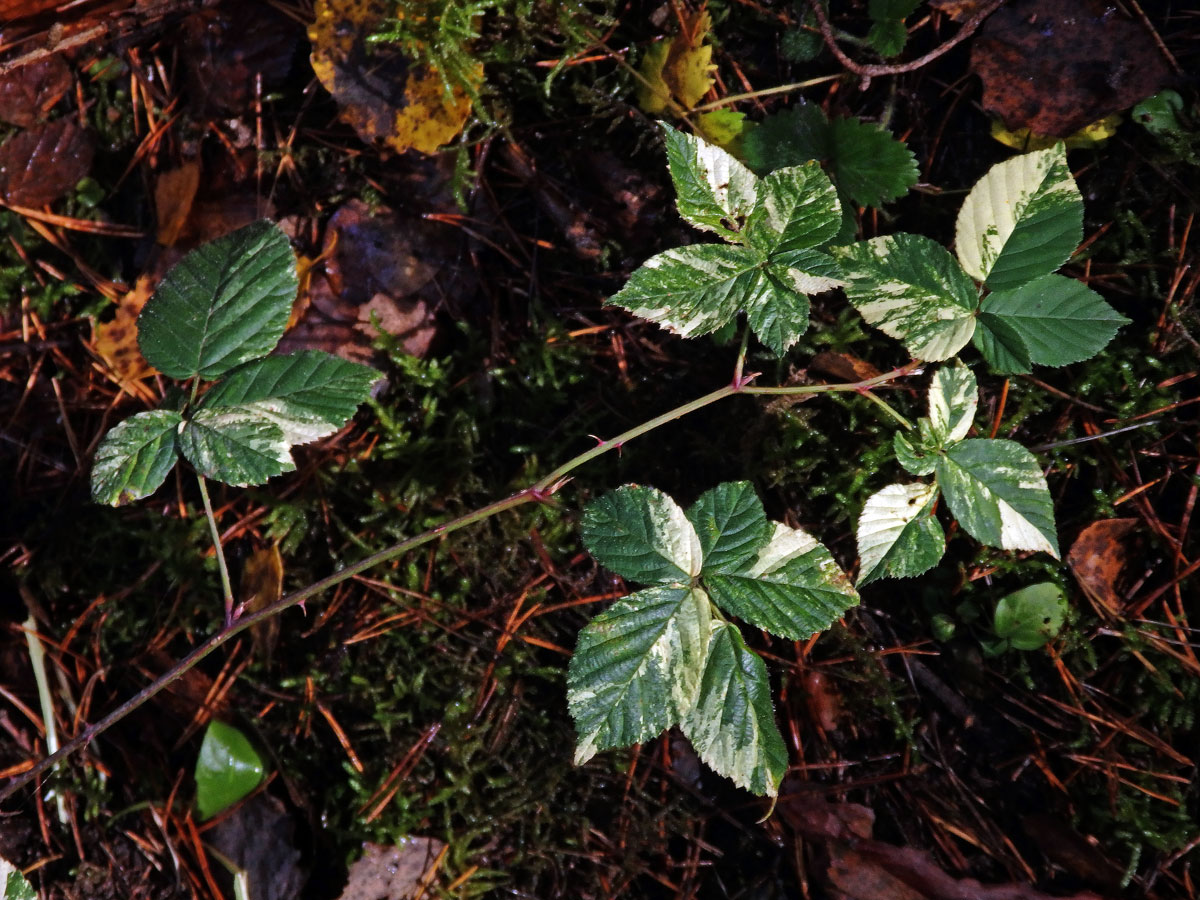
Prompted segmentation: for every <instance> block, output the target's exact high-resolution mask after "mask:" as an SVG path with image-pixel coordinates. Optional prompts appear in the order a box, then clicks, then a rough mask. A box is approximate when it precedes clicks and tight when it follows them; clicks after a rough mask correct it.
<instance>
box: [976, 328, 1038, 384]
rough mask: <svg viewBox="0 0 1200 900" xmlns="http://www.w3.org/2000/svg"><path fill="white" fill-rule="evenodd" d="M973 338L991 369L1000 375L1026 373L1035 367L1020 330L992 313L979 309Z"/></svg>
mask: <svg viewBox="0 0 1200 900" xmlns="http://www.w3.org/2000/svg"><path fill="white" fill-rule="evenodd" d="M975 325H976V328H975V334H974V335H973V336H972V338H971V343H973V344H974V345H975V346H976V347H977V348H978V349H979V352H980V353H982V354H983V358H984V359H986V360H987V362H988V365H989V366H991V367H992V370H993V371H995V372H999V373H1000V374H1001V375H1023V374H1025V373H1027V372H1028V371H1029V370H1030V369H1031V368H1032V367H1033V361H1032V360H1031V359H1030V358H1029V348H1028V347H1026V346H1025V341H1023V340H1022V339H1021V335H1019V334H1017V330H1016V329H1015V328H1013V327H1012V325H1010V324H1009V323H1008V322H1007V321H1005V320H1004V319H1002V318H1000V317H999V316H997V315H993V314H992V313H980V314H979V316H978V317H977V318H976V322H975Z"/></svg>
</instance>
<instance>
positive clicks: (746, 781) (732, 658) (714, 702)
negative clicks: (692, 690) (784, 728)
mask: <svg viewBox="0 0 1200 900" xmlns="http://www.w3.org/2000/svg"><path fill="white" fill-rule="evenodd" d="M683 733H684V734H686V735H687V736H688V739H689V740H690V741H691V742H692V746H693V747H695V748H696V752H697V753H698V754H699V755H700V758H701V759H702V760H704V761H705V762H706V763H708V765H709V766H711V767H712V768H713V769H714V770H715V771H716V772H718V773H720V774H721V775H724V776H725V777H726V778H729V779H730V780H732V781H733V783H734V784H736V785H737V786H738V787H742V788H746V789H747V790H750V791H753V792H754V793H756V794H767V795H769V796H771V797H774V796H776V795H777V794H778V793H779V782H780V781H781V780H782V778H783V774H784V772H786V771H787V747H786V746H785V745H784V743H783V737H782V736H781V735H780V734H779V729H778V728H777V727H776V726H775V711H774V709H773V708H772V706H771V686H770V682H769V681H768V680H767V667H766V666H765V665H763V661H762V659H761V658H760V657H759V656H758V654H757V653H754V652H752V651H751V650H749V649H747V647H746V644H745V642H744V641H743V640H742V636H741V634H740V633H739V632H738V630H737V628H735V627H734V626H733V625H729V624H723V625H714V628H713V635H712V639H711V640H710V641H709V645H708V660H707V662H706V664H705V666H704V677H703V679H702V681H701V683H700V696H699V698H698V699H697V700H696V705H695V707H694V708H693V709H692V710H690V711H689V713H688V714H687V716H685V717H684V720H683Z"/></svg>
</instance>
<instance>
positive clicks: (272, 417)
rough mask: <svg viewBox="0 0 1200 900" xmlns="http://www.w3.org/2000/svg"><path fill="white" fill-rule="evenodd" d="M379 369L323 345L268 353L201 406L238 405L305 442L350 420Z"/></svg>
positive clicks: (237, 373)
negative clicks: (286, 353) (342, 356)
mask: <svg viewBox="0 0 1200 900" xmlns="http://www.w3.org/2000/svg"><path fill="white" fill-rule="evenodd" d="M379 378H380V374H379V373H378V372H377V371H375V370H374V369H372V368H370V367H369V366H363V365H359V364H358V363H353V362H349V361H347V360H344V359H340V358H339V357H336V356H333V355H331V354H329V353H324V352H322V351H320V350H305V351H303V352H301V353H296V354H293V355H291V356H268V357H266V358H265V359H256V360H254V361H253V362H248V363H245V364H244V365H242V366H239V367H238V368H236V369H234V370H233V371H232V372H230V373H229V374H227V375H226V376H225V377H224V378H222V379H221V381H220V382H219V383H217V384H216V385H214V386H213V388H212V389H211V390H210V391H209V392H208V393H207V394H205V395H204V399H203V400H202V401H201V404H200V407H201V408H202V409H214V408H216V407H222V406H224V407H230V406H236V407H240V408H241V409H245V410H248V411H250V412H253V413H255V414H257V415H258V416H260V417H261V418H264V419H267V420H269V421H271V422H274V423H275V424H276V425H278V426H279V427H280V429H281V430H282V431H283V437H284V440H285V441H287V443H288V445H289V446H291V445H293V444H306V443H308V442H309V441H315V440H317V439H318V438H322V437H325V436H326V435H329V434H333V433H334V432H335V431H337V430H338V429H339V428H341V427H342V426H343V425H345V424H346V422H347V421H348V420H349V419H350V417H351V416H353V415H354V413H355V410H357V409H358V406H359V404H360V403H362V402H363V401H364V400H366V399H367V397H369V396H370V393H371V385H373V384H374V383H375V382H376V381H378V380H379Z"/></svg>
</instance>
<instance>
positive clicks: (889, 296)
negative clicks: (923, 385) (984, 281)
mask: <svg viewBox="0 0 1200 900" xmlns="http://www.w3.org/2000/svg"><path fill="white" fill-rule="evenodd" d="M833 250H834V253H835V254H837V256H838V258H839V260H840V262H841V264H842V275H843V277H844V278H846V279H847V280H848V284H847V286H846V296H847V297H848V298H849V300H850V302H851V303H853V304H854V306H855V308H856V309H858V311H859V312H860V313H861V314H862V317H863V318H864V319H866V320H867V322H868V323H869V324H871V325H874V326H875V327H876V328H878V329H879V330H880V331H882V332H883V333H884V334H886V335H889V336H890V337H894V338H897V339H899V340H901V341H903V342H904V345H905V346H906V347H907V348H908V350H909V352H910V353H912V355H913V356H914V357H915V358H917V359H925V360H930V361H937V360H941V359H949V358H950V357H951V356H953V355H954V354H956V353H957V352H958V351H959V350H961V349H962V348H963V347H964V346H965V345H966V343H967V341H969V340H970V339H971V333H972V332H973V331H974V330H975V308H976V305H977V303H978V299H977V295H976V290H975V285H974V284H972V283H971V280H970V279H969V278H967V276H966V274H965V273H964V272H963V271H962V269H960V268H959V267H958V264H957V263H956V262H955V261H954V258H953V257H951V256H950V254H949V253H948V252H947V251H946V250H945V248H943V247H942V246H941V245H939V244H937V243H935V242H934V241H932V240H930V239H929V238H926V237H922V236H920V235H916V234H894V235H890V236H888V237H877V238H872V239H871V240H869V241H860V242H858V243H857V244H851V245H850V246H848V247H835V248H833Z"/></svg>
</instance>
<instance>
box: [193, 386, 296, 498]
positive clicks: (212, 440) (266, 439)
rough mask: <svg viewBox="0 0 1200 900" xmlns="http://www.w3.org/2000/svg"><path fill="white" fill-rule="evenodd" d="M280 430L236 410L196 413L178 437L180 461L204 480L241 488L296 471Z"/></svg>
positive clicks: (250, 413)
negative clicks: (183, 461)
mask: <svg viewBox="0 0 1200 900" xmlns="http://www.w3.org/2000/svg"><path fill="white" fill-rule="evenodd" d="M290 447H291V444H289V443H288V440H287V438H286V437H285V436H284V434H283V429H281V428H280V427H279V426H278V425H276V424H275V423H274V422H272V421H271V420H270V419H266V418H263V417H262V416H260V415H258V414H257V413H255V412H252V411H250V410H246V409H240V408H238V407H224V406H218V407H213V408H211V409H202V410H199V411H198V412H197V413H196V415H195V416H193V417H192V418H191V420H189V421H188V422H187V423H186V424H185V425H184V427H183V430H182V431H180V433H179V448H180V450H182V451H183V455H184V457H185V458H186V459H187V461H188V462H190V463H191V464H192V465H193V466H194V467H195V469H196V471H197V472H199V473H200V474H201V475H203V476H204V477H205V478H212V479H214V480H216V481H223V482H225V484H232V485H237V486H239V487H244V486H246V485H250V484H263V483H264V482H265V481H266V480H267V479H269V478H272V477H273V476H275V475H279V474H281V473H283V472H291V471H293V470H294V469H295V468H296V464H295V463H294V462H293V461H292V455H291V453H289V452H288V450H289V448H290Z"/></svg>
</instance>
